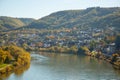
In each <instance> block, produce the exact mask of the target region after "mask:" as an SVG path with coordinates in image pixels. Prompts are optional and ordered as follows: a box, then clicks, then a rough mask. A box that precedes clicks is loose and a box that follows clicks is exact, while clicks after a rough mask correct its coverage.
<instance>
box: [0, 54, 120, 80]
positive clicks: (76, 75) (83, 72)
mask: <svg viewBox="0 0 120 80" xmlns="http://www.w3.org/2000/svg"><path fill="white" fill-rule="evenodd" d="M31 57H32V60H31V64H30V67H29V69H25V71H22V70H20V71H21V73H20V74H16V73H12V74H10V75H9V76H7V77H5V76H4V78H2V80H120V71H117V70H115V69H114V68H113V67H112V65H111V64H109V63H107V62H105V61H103V60H98V59H96V58H91V57H89V56H78V55H73V54H60V53H42V52H32V54H31Z"/></svg>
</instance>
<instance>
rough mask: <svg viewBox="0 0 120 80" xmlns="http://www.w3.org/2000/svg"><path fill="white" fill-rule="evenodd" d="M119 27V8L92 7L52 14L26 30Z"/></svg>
mask: <svg viewBox="0 0 120 80" xmlns="http://www.w3.org/2000/svg"><path fill="white" fill-rule="evenodd" d="M106 26H107V27H109V26H110V27H111V26H112V27H119V26H120V8H119V7H114V8H100V7H93V8H87V9H83V10H66V11H59V12H55V13H52V14H50V15H48V16H45V17H43V18H41V19H39V20H36V21H34V22H32V23H31V24H30V25H28V26H26V28H36V29H43V28H46V29H58V28H63V27H67V28H72V27H106Z"/></svg>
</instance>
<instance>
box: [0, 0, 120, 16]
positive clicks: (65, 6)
mask: <svg viewBox="0 0 120 80" xmlns="http://www.w3.org/2000/svg"><path fill="white" fill-rule="evenodd" d="M96 6H100V7H120V0H0V16H11V17H29V18H41V17H43V16H46V15H48V14H50V13H52V12H56V11H61V10H70V9H84V8H88V7H96Z"/></svg>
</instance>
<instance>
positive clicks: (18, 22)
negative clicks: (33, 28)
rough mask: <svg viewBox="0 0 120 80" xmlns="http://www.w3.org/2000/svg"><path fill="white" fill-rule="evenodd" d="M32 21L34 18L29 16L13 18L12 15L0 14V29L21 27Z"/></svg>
mask: <svg viewBox="0 0 120 80" xmlns="http://www.w3.org/2000/svg"><path fill="white" fill-rule="evenodd" d="M33 21H34V19H31V18H13V17H6V16H0V31H5V30H11V29H15V28H19V27H23V26H26V25H28V24H29V23H31V22H33Z"/></svg>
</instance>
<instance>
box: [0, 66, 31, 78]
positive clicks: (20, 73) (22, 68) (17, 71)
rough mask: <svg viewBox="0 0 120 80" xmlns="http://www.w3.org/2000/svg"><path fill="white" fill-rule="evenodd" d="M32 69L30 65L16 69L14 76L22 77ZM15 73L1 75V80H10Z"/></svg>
mask: <svg viewBox="0 0 120 80" xmlns="http://www.w3.org/2000/svg"><path fill="white" fill-rule="evenodd" d="M29 67H30V64H27V65H25V66H21V67H19V68H15V70H14V74H15V75H16V76H21V75H22V74H23V73H24V72H25V71H26V70H28V69H29ZM12 73H13V72H7V73H4V74H1V75H0V80H9V76H10V75H11V74H12Z"/></svg>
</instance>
